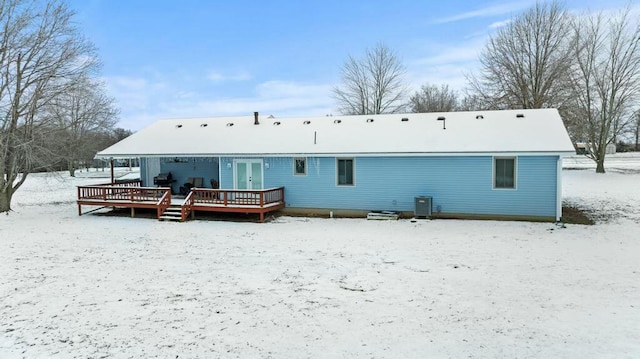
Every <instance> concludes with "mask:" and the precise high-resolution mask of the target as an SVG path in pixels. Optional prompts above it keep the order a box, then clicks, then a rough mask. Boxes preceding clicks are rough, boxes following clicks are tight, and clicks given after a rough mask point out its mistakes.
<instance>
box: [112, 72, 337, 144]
mask: <svg viewBox="0 0 640 359" xmlns="http://www.w3.org/2000/svg"><path fill="white" fill-rule="evenodd" d="M105 81H106V83H107V88H108V89H109V92H110V94H111V96H114V97H115V98H116V100H117V103H118V106H119V107H120V108H121V110H122V112H121V115H120V122H119V124H118V126H119V127H123V128H126V129H131V130H134V131H135V130H139V129H141V128H143V127H146V126H148V125H149V124H151V123H152V122H154V121H157V120H159V119H163V118H180V117H207V116H211V117H218V116H237V115H249V114H252V113H253V112H254V111H259V112H260V113H264V114H267V113H268V114H273V115H275V116H277V117H286V116H312V115H325V114H327V113H331V111H332V105H333V100H332V99H331V88H332V86H330V85H327V84H315V83H300V82H295V81H282V80H270V81H266V82H262V83H257V84H254V85H253V86H252V85H251V84H247V95H246V96H243V97H234V98H229V97H224V96H223V95H222V94H220V93H217V92H216V91H215V90H211V89H209V90H202V91H200V92H198V91H193V90H191V89H190V88H185V86H188V85H185V84H184V83H183V81H181V80H180V79H173V80H169V79H166V78H160V79H150V78H143V77H125V76H115V77H111V78H105ZM251 94H253V95H251Z"/></svg>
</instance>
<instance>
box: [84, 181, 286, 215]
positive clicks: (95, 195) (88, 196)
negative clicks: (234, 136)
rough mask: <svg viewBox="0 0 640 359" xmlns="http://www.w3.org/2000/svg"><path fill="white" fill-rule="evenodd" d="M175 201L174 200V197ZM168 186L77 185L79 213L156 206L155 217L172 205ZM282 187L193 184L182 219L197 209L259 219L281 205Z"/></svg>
mask: <svg viewBox="0 0 640 359" xmlns="http://www.w3.org/2000/svg"><path fill="white" fill-rule="evenodd" d="M173 201H174V202H175V201H176V200H175V199H173ZM171 202H172V196H171V189H170V188H166V187H140V181H130V182H124V183H116V184H104V185H94V186H78V201H77V203H78V215H80V216H81V215H82V214H83V213H82V206H99V207H121V208H131V216H132V217H134V216H135V209H136V208H151V209H153V208H155V209H156V210H157V215H158V218H160V217H161V216H162V215H163V214H164V213H165V211H166V210H167V209H168V208H169V207H171ZM284 206H285V203H284V187H278V188H269V189H264V190H227V189H209V188H192V189H191V192H189V194H188V195H187V197H186V198H185V199H184V200H183V201H182V203H181V204H180V212H181V218H180V219H181V221H185V220H187V219H188V218H189V216H191V218H194V217H195V212H196V211H205V212H224V213H257V214H258V215H259V216H260V222H263V221H264V215H265V213H268V212H272V211H277V210H279V209H281V208H284Z"/></svg>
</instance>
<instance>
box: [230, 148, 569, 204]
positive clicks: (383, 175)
mask: <svg viewBox="0 0 640 359" xmlns="http://www.w3.org/2000/svg"><path fill="white" fill-rule="evenodd" d="M354 159H355V161H354V167H355V178H354V180H355V186H338V185H337V183H336V182H337V181H336V162H335V161H336V159H335V158H334V157H308V159H307V167H308V168H307V175H306V176H294V174H293V165H294V164H293V158H263V161H264V163H265V164H267V163H268V164H269V168H265V169H264V180H265V185H264V186H265V188H271V187H279V186H284V187H285V201H286V203H287V207H297V208H327V209H356V210H391V211H413V208H414V198H415V197H416V196H432V197H433V206H434V207H433V209H434V211H436V210H437V209H440V211H441V212H443V213H459V214H463V213H464V214H494V215H531V216H555V211H556V170H557V167H556V161H557V157H556V156H531V157H529V156H519V157H518V160H517V167H518V168H517V178H516V182H517V188H516V189H510V190H501V189H494V188H493V158H492V157H490V156H483V157H355V158H354ZM232 161H233V159H232V158H223V159H222V162H221V163H222V166H221V168H222V173H221V178H222V183H223V187H224V188H232V187H233V173H232V169H231V168H228V167H227V166H226V163H232ZM265 167H266V166H265Z"/></svg>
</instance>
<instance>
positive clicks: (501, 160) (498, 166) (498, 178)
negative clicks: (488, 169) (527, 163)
mask: <svg viewBox="0 0 640 359" xmlns="http://www.w3.org/2000/svg"><path fill="white" fill-rule="evenodd" d="M493 168H494V174H493V188H511V189H515V188H516V158H515V157H496V158H494V159H493Z"/></svg>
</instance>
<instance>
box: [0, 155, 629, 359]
mask: <svg viewBox="0 0 640 359" xmlns="http://www.w3.org/2000/svg"><path fill="white" fill-rule="evenodd" d="M618 159H619V160H618ZM571 161H573V163H571ZM581 161H582V160H581V159H580V158H575V159H573V158H570V159H567V161H565V166H566V167H571V168H586V167H589V166H591V165H590V164H589V163H586V162H585V163H583V162H581ZM567 162H569V164H567ZM577 164H580V166H578V165H577ZM608 167H609V169H610V171H609V172H608V173H607V174H605V175H596V174H595V173H593V171H592V170H565V171H564V173H563V179H564V182H563V188H564V191H565V194H566V200H567V201H568V202H570V203H572V204H576V205H579V206H581V207H583V208H585V209H587V210H591V211H593V212H592V213H594V214H597V213H605V214H606V215H602V216H599V217H598V218H599V221H598V224H596V225H594V226H581V225H567V226H566V228H560V227H558V226H556V225H554V224H549V223H527V222H498V221H461V220H433V221H429V220H419V221H415V222H413V221H410V220H399V221H367V220H364V219H320V218H294V217H279V218H277V219H275V220H273V221H271V222H268V223H264V224H259V223H246V222H242V223H241V222H229V221H193V222H187V223H171V222H159V221H156V220H152V219H143V218H135V219H131V218H125V217H104V216H95V215H84V216H82V217H78V216H77V212H76V211H77V209H76V206H75V204H74V200H75V196H76V192H75V191H76V190H75V187H74V186H76V185H80V184H90V183H99V182H104V178H96V177H100V176H102V175H101V174H100V173H90V174H87V173H84V174H79V175H81V176H82V177H78V178H75V179H72V178H69V177H67V176H66V175H64V174H61V175H60V176H58V177H47V176H44V175H32V176H30V177H29V179H28V181H27V182H26V183H25V185H24V187H23V188H21V189H20V190H19V192H18V193H17V194H16V197H15V200H14V212H13V213H11V214H10V215H8V216H5V215H1V216H0V358H22V357H26V358H42V357H45V358H50V357H51V358H75V357H78V358H102V357H105V358H129V357H133V358H138V357H162V358H168V357H172V358H175V357H180V358H212V357H225V358H269V357H273V358H282V357H291V358H300V357H314V358H315V357H319V358H335V357H366V358H383V357H387V358H440V357H444V358H447V357H455V358H459V357H469V358H487V357H489V358H493V357H507V358H515V357H518V358H552V357H553V358H576V357H588V358H594V357H598V358H634V357H639V356H640V324H639V323H640V260H639V257H640V235H639V234H640V201H639V199H640V195H639V193H640V191H639V190H638V185H640V158H638V157H634V156H628V155H621V156H614V157H612V158H611V159H610V162H609V166H608ZM106 175H108V174H106ZM52 190H56V191H57V192H55V193H51V191H52ZM45 191H46V192H45Z"/></svg>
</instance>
